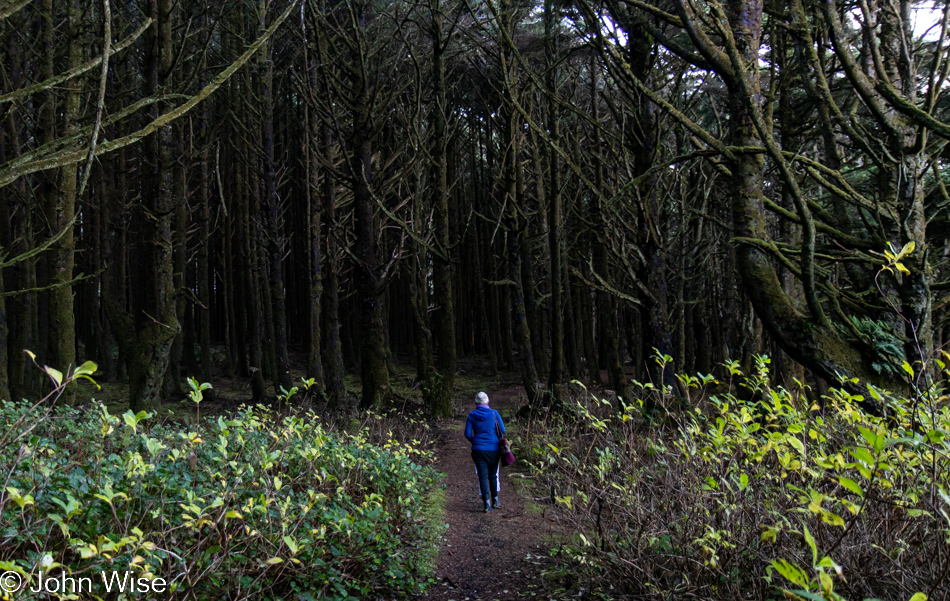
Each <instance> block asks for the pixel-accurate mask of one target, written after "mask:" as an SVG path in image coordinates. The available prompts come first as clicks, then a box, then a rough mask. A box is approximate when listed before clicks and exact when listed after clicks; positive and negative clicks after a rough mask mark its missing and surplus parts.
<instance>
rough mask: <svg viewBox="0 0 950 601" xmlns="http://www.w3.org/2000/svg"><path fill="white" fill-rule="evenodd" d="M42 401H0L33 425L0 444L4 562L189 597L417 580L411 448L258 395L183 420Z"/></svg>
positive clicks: (290, 593) (418, 460)
mask: <svg viewBox="0 0 950 601" xmlns="http://www.w3.org/2000/svg"><path fill="white" fill-rule="evenodd" d="M45 412H46V410H45V409H44V410H43V412H38V409H37V406H36V405H33V406H31V405H29V404H26V403H22V402H21V403H14V402H4V403H2V404H0V423H5V424H17V423H19V424H20V425H19V426H18V427H19V428H20V430H21V431H22V432H27V429H28V428H27V424H28V425H29V427H33V429H32V431H29V432H28V433H27V436H25V437H21V438H20V440H18V441H16V442H15V443H14V444H9V443H7V444H5V445H3V446H0V473H2V474H3V476H2V477H3V478H4V479H5V484H4V485H3V489H2V490H0V511H2V515H0V517H2V520H0V571H6V570H15V571H17V572H19V573H20V574H22V575H23V576H25V577H28V578H30V579H31V581H32V582H33V583H36V582H37V580H38V577H39V572H40V571H42V572H44V573H45V574H46V575H47V577H49V576H52V575H54V574H58V573H62V572H63V570H65V573H66V574H68V575H69V576H70V577H72V578H81V577H88V576H93V578H92V581H93V582H94V583H95V584H96V587H97V588H96V591H95V592H94V594H95V595H97V596H101V597H103V598H115V593H111V594H108V595H107V594H105V593H104V589H103V587H102V586H101V584H102V583H101V580H100V578H99V574H100V572H102V571H107V572H111V571H118V572H120V573H121V572H124V571H126V570H129V571H131V572H133V573H134V574H135V576H136V577H137V578H138V577H144V578H147V579H149V580H153V579H155V578H162V579H163V580H164V581H165V582H166V583H167V584H168V585H169V590H170V591H171V592H173V594H172V595H170V597H171V598H186V597H187V598H190V599H312V598H317V597H320V598H330V599H357V598H366V597H367V595H370V594H371V593H372V596H374V597H378V596H380V595H382V594H389V593H395V592H405V593H407V592H413V591H416V590H418V589H419V588H420V586H421V585H423V584H424V583H425V580H426V577H427V576H428V575H427V574H426V573H425V570H424V567H425V565H424V563H425V557H426V553H425V551H426V550H427V549H425V548H424V547H426V545H428V544H431V540H424V539H423V535H424V530H425V529H424V528H423V524H422V520H421V517H420V510H421V504H422V501H423V496H424V495H425V494H426V493H427V491H428V490H429V489H430V488H431V487H432V485H433V483H434V481H435V478H436V474H435V472H434V470H433V469H432V468H431V467H427V466H425V464H426V463H427V462H428V460H429V458H430V457H429V455H428V453H427V452H424V451H420V450H418V448H416V447H414V446H412V445H408V444H403V443H401V442H398V441H395V440H389V441H385V442H384V441H383V440H379V441H378V443H377V444H373V443H371V442H369V440H368V436H370V431H371V429H372V428H366V427H364V428H361V429H359V431H358V432H356V433H354V434H338V433H332V432H330V431H328V430H327V429H326V427H325V426H324V425H322V424H321V422H320V420H319V418H318V417H317V416H316V415H314V414H313V413H310V412H307V413H302V414H298V415H290V416H280V415H277V414H275V413H273V412H272V411H271V410H269V409H267V408H264V407H254V408H242V409H241V410H239V411H238V412H237V413H236V414H234V415H232V416H230V417H223V416H222V417H217V418H215V419H214V420H213V421H212V420H209V419H204V420H201V421H199V422H198V425H197V426H190V427H188V428H183V427H181V426H178V425H175V424H171V423H166V424H162V423H156V422H155V421H154V420H153V419H152V416H150V415H146V414H145V413H144V412H141V413H139V414H138V415H133V414H132V413H131V412H128V413H126V414H125V415H122V416H121V417H118V418H117V417H115V416H112V415H109V413H108V411H107V410H106V408H105V407H104V406H102V405H101V404H96V405H93V406H91V407H84V408H82V409H69V408H57V409H56V410H55V411H54V412H52V413H51V414H46V413H45ZM43 415H47V417H45V418H44V417H43ZM21 418H25V419H21ZM367 419H368V421H370V422H378V421H380V420H378V419H374V418H373V417H370V418H367ZM374 427H378V426H374ZM7 438H8V439H10V440H12V439H14V438H15V437H7ZM429 539H431V537H429ZM166 595H167V593H166ZM166 595H163V597H164V596H166ZM82 597H83V598H89V595H82ZM17 598H29V594H26V595H25V596H24V593H20V596H18V597H17Z"/></svg>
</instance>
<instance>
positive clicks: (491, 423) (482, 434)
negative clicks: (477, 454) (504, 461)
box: [465, 405, 505, 451]
mask: <svg viewBox="0 0 950 601" xmlns="http://www.w3.org/2000/svg"><path fill="white" fill-rule="evenodd" d="M496 417H497V418H498V426H499V427H500V428H501V434H502V436H504V435H505V422H503V421H501V415H499V414H498V412H497V411H495V410H494V409H490V408H489V407H488V406H487V405H479V406H478V407H476V408H475V410H474V411H472V412H471V413H469V414H468V419H467V420H465V438H467V439H468V441H469V442H470V443H472V450H473V451H497V450H498V444H499V442H501V441H499V440H498V435H497V434H496V433H495V418H496Z"/></svg>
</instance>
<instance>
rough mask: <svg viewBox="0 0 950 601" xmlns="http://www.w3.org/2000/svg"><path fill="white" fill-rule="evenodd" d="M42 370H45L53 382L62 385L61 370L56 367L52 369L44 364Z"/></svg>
mask: <svg viewBox="0 0 950 601" xmlns="http://www.w3.org/2000/svg"><path fill="white" fill-rule="evenodd" d="M43 371H45V372H46V373H47V374H48V375H49V377H50V378H52V379H53V381H54V382H56V385H57V386H62V385H63V372H61V371H59V370H58V369H54V368H52V367H50V366H49V365H44V366H43Z"/></svg>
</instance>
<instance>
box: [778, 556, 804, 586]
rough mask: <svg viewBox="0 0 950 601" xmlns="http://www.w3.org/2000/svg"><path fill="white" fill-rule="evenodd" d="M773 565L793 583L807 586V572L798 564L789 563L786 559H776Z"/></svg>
mask: <svg viewBox="0 0 950 601" xmlns="http://www.w3.org/2000/svg"><path fill="white" fill-rule="evenodd" d="M772 567H773V568H775V571H777V572H778V573H779V574H781V575H782V576H783V577H784V578H785V579H786V580H788V581H789V582H791V583H792V584H797V585H798V586H805V573H804V572H803V571H802V570H801V569H800V568H798V567H797V566H794V565H792V564H790V563H788V562H787V561H785V560H784V559H776V560H773V561H772Z"/></svg>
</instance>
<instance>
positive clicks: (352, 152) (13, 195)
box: [0, 0, 950, 415]
mask: <svg viewBox="0 0 950 601" xmlns="http://www.w3.org/2000/svg"><path fill="white" fill-rule="evenodd" d="M9 4H10V6H9V7H7V8H6V9H5V10H4V12H3V15H2V17H3V18H2V19H0V28H2V30H0V32H2V36H3V44H2V65H0V69H2V86H3V94H2V96H0V110H2V115H3V120H2V121H3V125H2V128H0V163H2V167H0V182H2V183H0V185H2V186H3V192H2V195H0V245H2V247H3V249H4V253H5V257H6V259H5V262H4V263H3V278H2V286H3V296H2V297H0V300H2V315H3V316H4V319H3V320H2V321H0V354H2V355H0V396H3V397H4V398H8V397H10V396H12V397H13V398H23V397H30V398H32V397H34V396H36V394H37V393H38V392H40V391H41V386H42V374H41V372H39V371H38V370H35V369H33V368H32V367H31V365H30V360H29V357H27V356H26V355H25V354H24V353H23V349H29V350H31V351H32V352H34V353H36V355H37V357H38V359H37V360H38V361H39V362H40V364H47V365H51V366H57V367H59V368H66V367H68V366H70V365H75V364H76V361H77V358H81V359H83V360H86V359H92V360H95V361H96V362H97V363H98V365H99V366H100V372H99V376H98V377H99V378H100V379H102V380H103V381H112V380H121V381H128V382H129V385H130V393H129V395H130V396H129V398H130V402H131V405H132V407H133V408H139V407H155V406H158V404H160V402H161V399H163V398H168V397H171V396H174V395H180V394H181V392H182V391H181V387H182V383H181V377H180V376H181V375H182V374H187V375H194V376H199V379H201V380H203V381H209V382H213V381H214V378H215V373H216V371H217V370H220V372H221V373H222V374H224V375H227V376H234V377H239V378H242V379H249V380H251V381H252V382H253V394H254V397H255V398H256V399H260V398H263V397H265V396H268V395H273V394H275V393H276V392H278V391H279V390H280V388H281V387H284V388H285V389H289V388H290V386H291V381H290V376H289V367H288V366H289V362H290V357H291V355H292V354H297V355H298V356H300V357H304V356H305V357H306V376H307V377H312V378H314V379H315V385H316V386H317V390H319V391H320V392H325V393H326V394H327V395H328V398H329V399H331V401H334V400H335V399H338V398H339V397H340V395H342V394H343V393H344V392H345V390H344V384H343V381H344V380H343V377H344V374H345V373H346V372H351V373H358V374H359V375H360V381H361V383H362V386H361V389H362V397H361V403H362V406H364V407H366V406H371V405H377V406H383V405H385V404H386V403H387V399H388V397H389V394H390V390H391V387H390V380H389V378H390V375H389V374H390V371H391V369H392V368H393V366H394V364H395V363H396V362H405V361H408V362H411V363H412V364H413V365H415V367H416V369H417V372H418V381H419V382H420V383H421V385H422V388H423V390H424V391H425V393H426V399H427V402H428V403H429V405H430V407H431V410H432V412H433V414H435V415H445V414H447V411H448V407H449V399H450V397H451V394H452V390H453V388H454V380H455V373H456V371H457V369H458V361H459V358H460V357H461V358H464V357H469V356H476V355H477V356H482V357H487V359H488V361H489V363H490V365H491V366H492V368H493V369H494V368H505V369H509V370H516V371H518V372H520V373H521V374H522V380H523V383H524V385H525V387H526V389H527V390H528V392H529V398H532V399H534V400H535V401H536V402H539V403H546V402H548V401H549V400H551V399H555V400H556V399H557V398H558V396H559V394H560V392H559V390H560V386H561V385H562V384H564V383H566V382H568V381H570V380H571V379H582V380H585V381H590V382H595V383H596V382H599V381H601V380H605V381H606V382H607V383H608V384H609V386H610V388H611V389H613V390H615V391H616V392H617V393H618V394H619V395H620V396H624V397H629V394H628V393H627V392H628V391H626V390H625V388H626V387H627V386H628V384H627V382H628V376H631V375H632V376H633V377H634V378H636V379H638V380H640V381H653V382H657V383H659V382H660V381H662V382H663V383H664V384H667V385H675V381H674V379H673V377H672V367H673V366H675V368H676V369H677V370H682V371H685V372H689V373H694V372H697V371H698V372H701V373H710V372H712V371H713V370H714V369H715V366H717V365H719V364H721V363H722V362H724V361H726V360H730V359H731V360H735V361H739V362H740V364H741V365H742V366H744V367H746V368H747V369H748V367H749V366H750V365H751V362H752V358H753V357H754V356H755V355H763V354H764V355H769V356H770V357H771V358H772V361H773V369H774V370H775V371H776V372H777V374H778V375H779V379H780V381H784V382H785V383H787V384H789V385H791V384H792V383H793V382H794V380H795V379H798V380H799V381H800V382H805V381H806V378H807V379H808V381H809V382H811V383H812V384H815V385H817V386H819V387H823V386H825V385H826V383H834V382H836V381H837V378H839V377H860V378H863V379H868V380H871V381H874V382H879V383H882V384H888V385H904V384H906V382H904V379H905V377H904V376H905V374H904V371H903V370H902V369H901V365H902V363H903V362H905V361H906V362H908V363H910V364H912V365H913V364H915V363H916V364H927V362H928V361H929V359H931V358H932V357H933V356H934V352H935V350H939V349H940V348H942V345H943V344H944V323H945V319H944V317H945V302H944V300H943V298H942V294H943V292H944V291H945V290H946V289H947V282H946V281H945V272H946V266H945V260H944V259H945V256H946V253H947V238H946V228H947V213H946V206H947V203H948V201H950V196H948V193H947V191H946V186H945V183H944V177H943V164H942V163H941V162H940V161H941V158H942V156H943V149H944V145H945V143H946V140H947V137H946V136H947V135H948V133H950V128H948V126H947V125H945V124H944V122H943V121H941V120H940V119H941V115H942V112H943V110H944V108H945V107H944V105H945V98H944V95H943V94H942V93H941V91H940V90H941V85H942V84H943V83H944V79H945V75H946V72H947V65H948V61H946V60H944V58H943V55H944V53H945V50H946V48H945V46H946V44H945V43H944V37H943V33H942V32H943V25H942V24H941V22H940V20H939V16H940V15H939V14H938V13H935V12H934V13H932V15H931V17H932V18H933V19H934V20H935V22H934V24H933V27H931V28H930V29H929V30H928V35H926V36H916V35H915V31H916V30H914V29H912V25H913V21H912V19H911V17H914V18H917V17H918V15H916V14H915V10H914V9H915V6H914V5H913V3H909V2H904V3H899V4H900V6H901V7H904V8H905V9H906V10H904V9H902V10H904V12H898V11H882V12H880V13H879V14H870V13H866V12H863V8H864V6H865V5H864V4H861V5H860V6H858V5H855V6H852V5H851V4H848V3H843V4H841V5H840V6H836V5H835V3H822V4H817V3H809V2H807V1H798V0H796V2H793V3H791V4H787V5H786V4H783V5H778V4H776V5H772V4H770V3H766V4H765V6H764V7H763V5H762V3H760V2H755V1H747V0H743V1H738V0H737V1H735V2H730V3H727V4H726V5H719V4H716V3H712V4H710V5H708V6H706V7H704V8H703V9H702V10H698V9H697V8H696V7H695V6H694V5H693V4H691V3H684V2H671V3H669V4H670V5H669V6H666V5H665V4H664V3H663V2H659V3H656V4H650V3H640V2H613V1H607V2H599V3H598V2H590V1H588V0H584V1H581V2H571V3H562V2H556V1H554V0H548V1H546V2H544V3H532V2H512V1H502V2H497V1H493V2H487V3H472V2H454V1H451V0H448V1H446V0H431V1H429V2H406V3H403V2H392V3H389V2H382V3H375V4H374V3H369V2H367V3H356V2H324V1H316V0H308V1H306V2H296V3H293V2H277V1H270V0H268V1H263V0H262V1H260V2H250V1H237V2H200V1H197V0H196V1H189V2H177V3H176V2H172V1H171V0H154V1H149V2H112V3H110V2H100V1H95V2H93V1H84V0H70V1H69V2H54V1H53V0H36V1H34V2H25V3H17V2H13V3H9ZM21 5H22V6H21ZM894 6H897V4H895V5H894ZM697 11H698V12H697ZM928 14H930V13H928ZM868 19H871V20H870V21H869V20H868ZM911 40H912V43H911V42H910V41H911ZM103 57H105V60H103ZM908 245H910V246H908ZM889 248H890V251H888V249H889ZM901 249H903V251H904V254H903V255H901V256H900V258H899V260H898V259H894V260H891V258H886V257H884V255H883V253H884V252H885V251H888V252H891V253H892V254H891V257H893V256H895V255H896V253H898V252H899V251H900V250H901ZM886 264H891V265H892V267H893V266H894V265H899V267H895V268H891V269H887V270H886V271H884V272H882V271H881V267H882V266H884V265H886ZM656 353H659V354H660V355H667V356H669V357H670V358H671V359H672V361H671V362H670V363H669V365H670V366H671V367H670V369H666V370H665V373H659V372H658V371H657V369H656V368H655V365H656V363H655V362H654V361H653V359H652V358H651V357H652V356H654V355H655V354H656ZM651 366H654V367H651ZM625 374H626V375H625ZM806 374H807V376H806ZM625 393H627V394H625ZM64 400H65V401H66V402H72V401H73V400H74V399H73V398H72V397H71V396H70V394H68V393H67V395H66V396H65V397H64Z"/></svg>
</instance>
